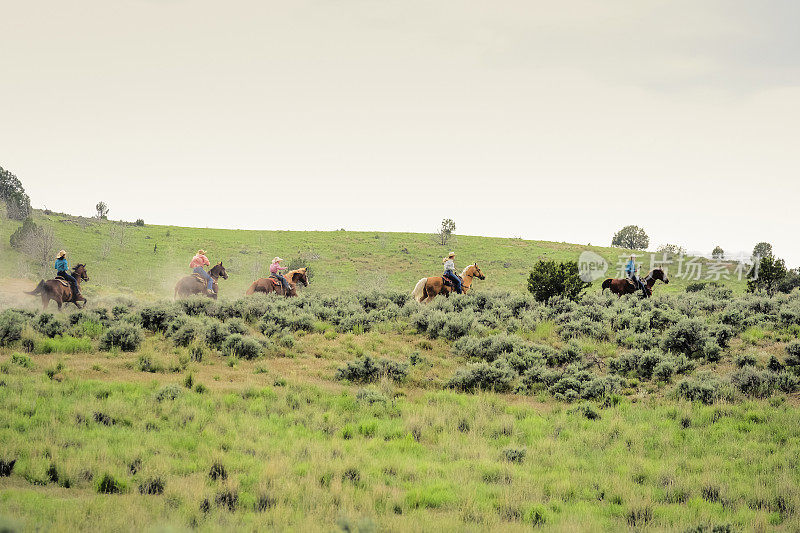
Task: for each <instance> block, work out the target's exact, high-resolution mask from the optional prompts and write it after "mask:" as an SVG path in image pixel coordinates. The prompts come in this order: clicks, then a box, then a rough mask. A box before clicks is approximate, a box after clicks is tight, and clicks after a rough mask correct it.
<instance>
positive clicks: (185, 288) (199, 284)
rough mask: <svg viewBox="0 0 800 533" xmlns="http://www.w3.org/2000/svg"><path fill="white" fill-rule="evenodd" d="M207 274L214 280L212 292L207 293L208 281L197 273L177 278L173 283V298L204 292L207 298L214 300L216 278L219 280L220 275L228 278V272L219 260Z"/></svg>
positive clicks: (217, 289) (215, 296) (215, 295)
mask: <svg viewBox="0 0 800 533" xmlns="http://www.w3.org/2000/svg"><path fill="white" fill-rule="evenodd" d="M208 275H209V276H211V279H213V280H214V284H213V285H212V287H213V288H214V293H213V294H208V291H207V289H206V287H208V282H207V281H206V280H205V279H203V278H202V277H200V275H199V274H192V275H191V276H184V277H182V278H181V279H179V280H178V283H176V284H175V295H174V298H175V299H176V300H177V299H178V298H185V297H187V296H192V295H194V294H205V295H206V296H208V297H209V298H213V299H215V300H216V299H217V293H218V292H219V287H218V286H217V280H219V278H220V277H221V278H222V279H228V273H227V272H225V267H224V266H222V262H219V263H217V264H216V265H214V266H213V267H211V270H209V271H208Z"/></svg>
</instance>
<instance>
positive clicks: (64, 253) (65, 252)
mask: <svg viewBox="0 0 800 533" xmlns="http://www.w3.org/2000/svg"><path fill="white" fill-rule="evenodd" d="M65 255H67V251H66V250H61V251H60V252H58V255H57V256H56V257H57V258H58V259H61V258H62V257H64V256H65Z"/></svg>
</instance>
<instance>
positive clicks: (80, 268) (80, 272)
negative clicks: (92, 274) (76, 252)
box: [72, 263, 89, 281]
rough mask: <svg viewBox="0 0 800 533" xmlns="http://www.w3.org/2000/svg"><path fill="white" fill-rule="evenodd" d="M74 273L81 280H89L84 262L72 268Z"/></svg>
mask: <svg viewBox="0 0 800 533" xmlns="http://www.w3.org/2000/svg"><path fill="white" fill-rule="evenodd" d="M72 275H73V277H75V278H78V279H80V280H81V281H89V274H88V273H87V272H86V265H84V264H82V263H78V264H77V265H75V268H73V269H72Z"/></svg>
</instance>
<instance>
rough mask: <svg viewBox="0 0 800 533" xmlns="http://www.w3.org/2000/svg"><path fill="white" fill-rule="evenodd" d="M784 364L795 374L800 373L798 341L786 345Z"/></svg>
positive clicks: (799, 346) (799, 344) (799, 345)
mask: <svg viewBox="0 0 800 533" xmlns="http://www.w3.org/2000/svg"><path fill="white" fill-rule="evenodd" d="M786 353H787V354H788V355H787V356H786V361H785V364H786V366H787V367H789V368H791V369H792V370H793V371H794V372H795V373H800V340H793V341H792V342H790V343H789V344H787V345H786Z"/></svg>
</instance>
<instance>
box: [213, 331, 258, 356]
mask: <svg viewBox="0 0 800 533" xmlns="http://www.w3.org/2000/svg"><path fill="white" fill-rule="evenodd" d="M222 350H223V351H224V352H226V353H229V354H231V355H233V356H234V357H239V358H241V359H248V360H250V359H255V358H256V357H258V356H259V355H261V344H260V343H259V342H258V341H257V340H256V339H254V338H253V337H245V336H242V335H240V334H238V333H233V334H231V335H230V336H229V337H228V338H227V339H226V340H225V344H224V345H223V346H222Z"/></svg>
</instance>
